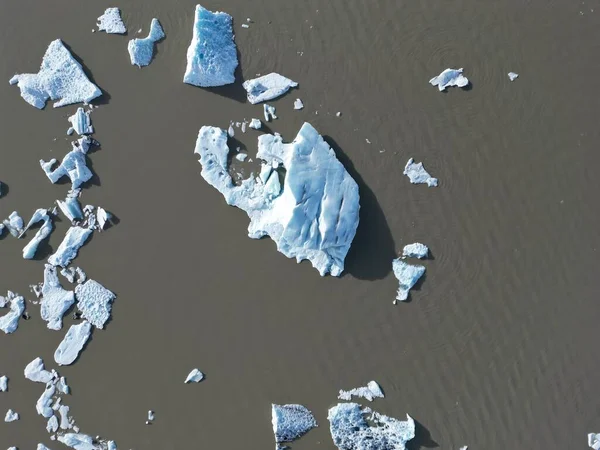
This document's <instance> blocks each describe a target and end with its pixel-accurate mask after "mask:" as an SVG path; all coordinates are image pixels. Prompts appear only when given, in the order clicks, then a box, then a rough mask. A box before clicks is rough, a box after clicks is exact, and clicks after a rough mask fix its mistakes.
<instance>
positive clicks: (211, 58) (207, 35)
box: [183, 5, 238, 87]
mask: <svg viewBox="0 0 600 450" xmlns="http://www.w3.org/2000/svg"><path fill="white" fill-rule="evenodd" d="M237 65H238V59H237V49H236V46H235V41H234V40H233V28H232V18H231V16H230V15H229V14H227V13H224V12H211V11H209V10H207V9H206V8H204V7H202V6H200V5H196V15H195V18H194V33H193V36H192V42H191V43H190V46H189V47H188V50H187V67H186V69H185V75H184V76H183V82H184V83H187V84H192V85H194V86H200V87H214V86H224V85H226V84H231V83H233V82H235V69H236V67H237Z"/></svg>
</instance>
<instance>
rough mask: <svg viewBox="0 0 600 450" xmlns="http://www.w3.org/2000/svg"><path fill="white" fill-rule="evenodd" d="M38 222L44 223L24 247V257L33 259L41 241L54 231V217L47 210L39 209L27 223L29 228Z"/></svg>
mask: <svg viewBox="0 0 600 450" xmlns="http://www.w3.org/2000/svg"><path fill="white" fill-rule="evenodd" d="M37 222H43V223H42V226H41V227H40V228H39V230H38V231H37V233H35V236H33V238H32V239H31V241H29V243H28V244H27V245H26V246H25V247H24V248H23V258H24V259H33V258H34V256H35V254H36V252H37V249H38V247H39V245H40V244H41V242H42V241H43V240H44V239H46V238H47V237H48V236H50V233H52V228H53V225H52V219H51V218H50V216H49V215H48V212H47V210H45V209H38V210H37V211H36V212H35V213H34V214H33V217H32V218H31V220H30V221H29V223H28V224H27V228H29V227H30V226H31V225H33V224H34V223H37Z"/></svg>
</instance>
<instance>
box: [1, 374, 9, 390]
mask: <svg viewBox="0 0 600 450" xmlns="http://www.w3.org/2000/svg"><path fill="white" fill-rule="evenodd" d="M7 390H8V377H7V376H6V375H2V376H1V377H0V392H6V391H7Z"/></svg>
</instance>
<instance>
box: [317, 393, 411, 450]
mask: <svg viewBox="0 0 600 450" xmlns="http://www.w3.org/2000/svg"><path fill="white" fill-rule="evenodd" d="M365 413H371V416H370V417H369V419H370V421H372V422H373V424H374V425H377V426H370V424H369V422H367V420H366V419H365V417H364V416H363V415H364V414H365ZM327 419H329V431H330V432H331V438H332V439H333V443H334V444H335V446H336V447H337V448H339V449H340V450H383V449H385V450H405V449H406V443H407V442H408V441H410V440H411V439H413V438H414V437H415V422H414V420H413V419H412V418H411V417H410V416H409V415H407V416H406V420H405V421H401V420H398V419H394V418H393V417H388V416H385V415H383V414H379V413H377V412H374V411H371V410H370V409H368V408H365V409H364V410H361V407H360V405H359V404H357V403H338V404H337V405H336V406H334V407H333V408H330V409H329V413H328V414H327Z"/></svg>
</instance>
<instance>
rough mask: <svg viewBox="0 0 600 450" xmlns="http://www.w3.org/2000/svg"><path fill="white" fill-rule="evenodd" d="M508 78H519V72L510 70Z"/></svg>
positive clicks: (513, 79) (511, 79)
mask: <svg viewBox="0 0 600 450" xmlns="http://www.w3.org/2000/svg"><path fill="white" fill-rule="evenodd" d="M508 78H509V79H510V81H515V80H516V79H517V78H519V74H518V73H514V72H508Z"/></svg>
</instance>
